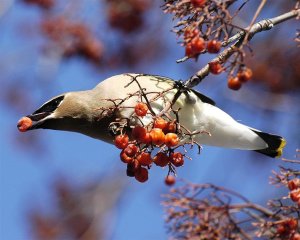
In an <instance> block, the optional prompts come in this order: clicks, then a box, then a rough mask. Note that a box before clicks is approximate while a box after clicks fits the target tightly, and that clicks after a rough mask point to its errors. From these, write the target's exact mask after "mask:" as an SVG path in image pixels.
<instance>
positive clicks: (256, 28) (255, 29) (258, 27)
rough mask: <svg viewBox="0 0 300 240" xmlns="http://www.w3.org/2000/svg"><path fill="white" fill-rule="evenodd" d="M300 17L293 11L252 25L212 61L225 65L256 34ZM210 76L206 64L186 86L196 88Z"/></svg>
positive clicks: (299, 11)
mask: <svg viewBox="0 0 300 240" xmlns="http://www.w3.org/2000/svg"><path fill="white" fill-rule="evenodd" d="M297 16H300V9H296V10H292V11H290V12H287V13H285V14H282V15H280V16H277V17H274V18H271V19H265V20H262V21H260V22H257V23H256V24H254V25H252V26H251V25H250V26H249V27H247V28H246V29H245V30H242V31H239V32H238V33H237V34H235V35H234V36H232V37H231V38H229V39H228V40H227V41H224V42H222V46H223V47H224V46H227V45H229V44H230V43H232V42H234V41H236V42H235V43H234V44H232V45H231V46H230V47H228V48H227V49H225V50H224V51H223V52H221V53H220V54H219V55H218V56H217V57H216V58H214V59H213V60H212V62H213V61H218V62H220V63H224V62H225V61H226V60H227V59H228V58H230V57H231V56H232V54H233V53H234V52H235V51H236V49H237V48H239V47H240V46H242V45H243V44H244V43H245V42H248V41H250V40H251V39H252V38H253V37H254V35H255V34H256V33H259V32H262V31H267V30H270V29H271V28H273V27H274V26H275V25H277V24H279V23H282V22H284V21H287V20H289V19H292V18H296V17H297ZM246 36H247V40H246V41H245V42H244V39H245V37H246ZM208 74H209V66H208V64H206V65H205V66H204V67H203V68H202V69H200V70H199V71H198V72H197V73H196V74H194V75H193V76H191V77H190V78H189V79H188V80H187V81H186V82H185V85H186V87H188V88H192V87H195V86H196V85H198V84H199V83H200V82H201V81H202V79H204V78H205V77H206V76H208Z"/></svg>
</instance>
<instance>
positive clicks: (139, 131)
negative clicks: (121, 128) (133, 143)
mask: <svg viewBox="0 0 300 240" xmlns="http://www.w3.org/2000/svg"><path fill="white" fill-rule="evenodd" d="M146 134H147V130H146V128H144V127H141V126H135V127H134V129H132V132H131V135H132V137H133V139H135V140H137V141H139V142H142V140H143V139H144V138H145V136H146Z"/></svg>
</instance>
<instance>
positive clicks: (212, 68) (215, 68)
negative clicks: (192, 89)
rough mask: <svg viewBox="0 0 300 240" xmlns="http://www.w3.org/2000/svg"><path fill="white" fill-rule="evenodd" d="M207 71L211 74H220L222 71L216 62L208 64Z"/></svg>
mask: <svg viewBox="0 0 300 240" xmlns="http://www.w3.org/2000/svg"><path fill="white" fill-rule="evenodd" d="M208 66H209V71H210V72H211V73H212V74H220V73H221V72H222V71H223V67H222V65H221V64H220V63H219V62H218V61H214V62H210V63H208Z"/></svg>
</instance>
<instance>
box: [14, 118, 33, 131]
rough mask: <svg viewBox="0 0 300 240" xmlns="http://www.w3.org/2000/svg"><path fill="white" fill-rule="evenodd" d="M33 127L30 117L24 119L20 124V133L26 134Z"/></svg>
mask: <svg viewBox="0 0 300 240" xmlns="http://www.w3.org/2000/svg"><path fill="white" fill-rule="evenodd" d="M31 126H32V120H31V119H30V118H29V117H22V118H21V119H20V120H19V122H18V125H17V127H18V129H19V131H20V132H26V131H27V130H28V129H29V128H30V127H31Z"/></svg>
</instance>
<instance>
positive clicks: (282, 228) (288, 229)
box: [276, 218, 300, 240]
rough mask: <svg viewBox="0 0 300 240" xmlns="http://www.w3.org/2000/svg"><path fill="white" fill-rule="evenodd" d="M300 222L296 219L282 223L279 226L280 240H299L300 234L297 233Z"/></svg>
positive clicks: (277, 230)
mask: <svg viewBox="0 0 300 240" xmlns="http://www.w3.org/2000/svg"><path fill="white" fill-rule="evenodd" d="M297 228H298V221H297V219H295V218H290V219H286V220H283V221H281V222H280V223H279V224H277V229H276V232H277V235H278V236H279V237H280V239H289V240H299V239H300V234H299V233H297V232H296V231H297Z"/></svg>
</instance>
